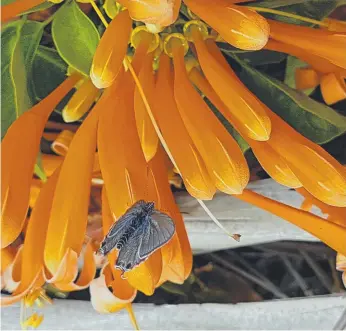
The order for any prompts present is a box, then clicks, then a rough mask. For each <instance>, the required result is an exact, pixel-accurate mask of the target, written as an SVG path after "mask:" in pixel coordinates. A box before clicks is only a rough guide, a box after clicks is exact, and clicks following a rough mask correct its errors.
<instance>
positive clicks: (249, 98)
mask: <svg viewBox="0 0 346 331" xmlns="http://www.w3.org/2000/svg"><path fill="white" fill-rule="evenodd" d="M201 38H202V36H201V35H200V34H194V37H193V41H194V43H195V46H196V50H197V53H198V60H199V62H200V64H201V67H202V69H203V72H204V74H205V76H206V78H207V80H208V81H209V83H210V85H211V86H212V87H213V89H214V90H215V92H216V93H217V94H218V95H219V97H220V99H221V100H222V101H223V103H224V104H225V105H226V107H227V108H228V111H229V112H230V113H231V114H232V116H234V117H235V118H236V119H237V120H238V122H239V125H241V127H242V130H243V131H244V132H245V133H246V135H247V136H248V137H249V138H252V139H255V140H259V141H264V140H268V139H269V137H270V132H271V123H270V119H269V117H268V114H267V113H266V109H265V107H264V106H263V104H262V103H261V101H260V100H258V99H257V98H256V97H255V96H254V95H253V94H252V93H251V92H250V91H249V90H248V89H247V88H246V87H245V86H244V84H243V83H242V82H241V81H240V80H239V79H238V78H237V76H236V75H235V73H234V72H233V71H232V69H231V68H230V66H227V68H226V66H225V65H224V64H222V62H220V61H219V60H218V58H217V57H215V56H214V54H215V52H216V50H215V44H213V42H212V40H208V47H207V45H206V43H205V42H204V41H203V39H201ZM209 48H213V50H212V51H211V52H210V51H209ZM218 52H220V51H219V50H218ZM232 91H233V92H232Z"/></svg>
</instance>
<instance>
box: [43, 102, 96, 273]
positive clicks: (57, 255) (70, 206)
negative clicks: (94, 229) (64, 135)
mask: <svg viewBox="0 0 346 331" xmlns="http://www.w3.org/2000/svg"><path fill="white" fill-rule="evenodd" d="M99 107H100V106H99ZM98 110H99V108H96V107H95V108H94V109H93V110H92V112H91V113H90V114H89V115H88V117H87V118H86V119H85V120H84V121H83V124H82V125H81V126H80V128H79V130H78V131H77V132H76V134H75V136H74V139H73V141H72V142H71V145H70V147H69V150H68V153H67V155H66V157H65V159H64V162H63V164H62V166H61V171H60V175H59V179H58V182H57V185H56V190H55V194H54V200H53V205H52V210H51V215H50V220H49V226H48V232H47V240H46V246H45V250H44V260H45V264H46V267H47V268H48V270H49V271H50V272H51V273H52V274H53V275H54V274H55V272H57V270H58V268H59V265H60V263H61V261H62V258H63V257H64V256H65V254H66V253H67V250H71V252H70V254H76V255H77V256H78V255H79V253H80V251H81V248H82V245H83V241H84V235H85V231H86V225H87V218H88V217H87V216H88V205H89V199H90V186H91V178H92V170H93V166H94V157H95V156H94V155H95V150H96V133H97V125H98V117H99V116H98ZM72 252H73V253H72Z"/></svg>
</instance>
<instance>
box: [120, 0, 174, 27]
mask: <svg viewBox="0 0 346 331" xmlns="http://www.w3.org/2000/svg"><path fill="white" fill-rule="evenodd" d="M119 2H120V3H121V4H122V5H123V6H125V7H126V8H127V9H128V11H129V13H130V15H131V18H132V19H133V20H135V21H141V22H143V23H145V24H146V25H147V28H148V29H149V30H150V31H152V32H154V33H155V32H160V31H161V30H163V28H164V27H166V26H169V25H171V24H173V23H174V22H175V21H176V19H177V18H178V15H179V10H180V5H181V0H146V1H138V0H120V1H119Z"/></svg>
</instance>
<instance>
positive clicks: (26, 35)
mask: <svg viewBox="0 0 346 331" xmlns="http://www.w3.org/2000/svg"><path fill="white" fill-rule="evenodd" d="M44 27H45V25H44V24H43V23H40V22H35V21H26V22H25V23H24V25H23V28H22V30H21V35H20V44H21V46H22V51H23V55H24V63H25V66H26V68H27V72H28V73H30V71H31V67H32V63H33V60H34V57H35V54H36V51H37V48H38V45H39V43H40V40H41V38H42V34H43V29H44Z"/></svg>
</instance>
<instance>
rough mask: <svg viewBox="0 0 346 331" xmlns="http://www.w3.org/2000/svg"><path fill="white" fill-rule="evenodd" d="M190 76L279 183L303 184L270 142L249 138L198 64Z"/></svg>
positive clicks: (297, 185) (288, 184) (293, 186)
mask: <svg viewBox="0 0 346 331" xmlns="http://www.w3.org/2000/svg"><path fill="white" fill-rule="evenodd" d="M189 69H190V70H189V78H190V80H191V81H192V82H193V83H194V85H195V86H196V87H197V88H198V89H199V90H200V91H201V92H202V93H203V94H204V95H205V96H206V97H207V98H208V99H209V100H210V101H211V102H212V103H213V105H214V106H215V107H216V108H217V109H218V110H219V111H220V113H221V114H222V115H223V116H224V117H225V118H226V119H227V120H228V121H229V122H230V123H232V125H233V126H234V128H235V129H236V130H237V131H238V132H239V133H240V134H241V136H242V137H243V138H244V139H245V140H246V141H247V143H248V144H249V145H250V147H251V149H252V151H253V152H254V154H255V156H256V158H257V159H258V161H259V162H260V164H261V165H262V167H263V169H264V170H265V171H266V172H267V173H268V174H269V175H270V177H272V178H273V179H274V180H276V181H277V182H278V183H280V184H282V185H285V186H288V187H292V188H296V187H301V186H302V184H301V183H300V182H299V180H298V178H297V177H296V176H295V175H294V173H293V172H292V170H291V169H290V168H289V166H288V164H287V162H286V161H285V160H284V159H283V158H282V157H281V156H280V155H279V154H278V153H277V152H275V150H274V149H273V148H271V147H270V146H269V144H268V142H266V141H263V142H258V141H256V140H253V139H249V138H248V137H247V135H246V133H245V132H244V130H242V129H241V128H242V126H241V125H240V123H239V122H238V121H237V119H236V118H235V117H233V115H232V114H231V113H230V112H229V111H228V109H227V107H226V106H225V104H224V103H223V102H222V100H221V99H220V98H219V96H218V95H217V94H216V92H215V91H214V90H213V88H212V86H211V85H210V84H209V82H208V81H207V79H206V78H205V77H204V76H203V74H202V73H201V72H200V71H199V70H198V68H197V66H196V65H192V66H190V68H189Z"/></svg>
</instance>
